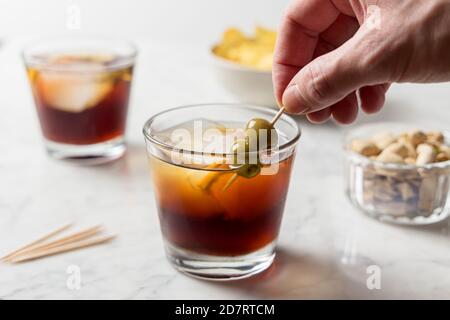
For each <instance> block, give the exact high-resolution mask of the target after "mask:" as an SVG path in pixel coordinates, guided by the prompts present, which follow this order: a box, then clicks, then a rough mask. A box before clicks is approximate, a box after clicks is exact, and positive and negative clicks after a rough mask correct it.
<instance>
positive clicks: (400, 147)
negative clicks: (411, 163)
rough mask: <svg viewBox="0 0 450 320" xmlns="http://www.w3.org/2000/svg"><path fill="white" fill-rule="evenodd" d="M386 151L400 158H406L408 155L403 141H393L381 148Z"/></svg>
mask: <svg viewBox="0 0 450 320" xmlns="http://www.w3.org/2000/svg"><path fill="white" fill-rule="evenodd" d="M383 152H386V153H395V154H397V155H399V156H400V157H402V158H406V157H407V156H408V155H409V150H408V148H407V147H406V145H405V144H404V143H401V142H394V143H392V144H390V145H389V146H388V147H387V148H386V149H384V150H383Z"/></svg>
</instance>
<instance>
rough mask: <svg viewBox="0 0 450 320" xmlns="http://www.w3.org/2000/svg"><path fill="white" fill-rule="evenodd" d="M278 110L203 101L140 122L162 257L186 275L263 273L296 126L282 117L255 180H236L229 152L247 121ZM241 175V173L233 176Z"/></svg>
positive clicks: (277, 225) (271, 253) (272, 248)
mask: <svg viewBox="0 0 450 320" xmlns="http://www.w3.org/2000/svg"><path fill="white" fill-rule="evenodd" d="M275 114H276V112H275V111H274V110H271V109H268V108H262V107H257V106H252V105H245V104H203V105H191V106H184V107H178V108H174V109H170V110H167V111H164V112H161V113H159V114H157V115H155V116H153V117H152V118H150V119H149V120H148V121H147V122H146V123H145V125H144V129H143V132H144V136H145V141H146V146H147V153H148V156H149V163H150V169H151V173H152V180H153V185H154V193H155V196H156V203H157V207H158V213H159V220H160V225H161V231H162V235H163V238H164V243H165V248H166V253H167V257H168V259H169V260H170V262H171V263H172V264H173V265H174V266H175V268H176V269H178V270H180V271H182V272H184V273H187V274H188V275H191V276H194V277H199V278H206V279H213V280H229V279H238V278H244V277H248V276H251V275H253V274H256V273H259V272H261V271H263V270H265V269H266V268H268V267H269V266H270V265H271V263H272V261H273V259H274V257H275V244H276V240H277V237H278V232H279V229H280V224H281V220H282V215H283V210H284V205H285V201H286V196H287V192H288V186H289V179H290V176H291V169H292V166H293V163H294V156H295V152H296V146H297V142H298V140H299V138H300V129H299V127H298V126H297V124H296V122H295V121H294V120H293V119H292V118H290V117H289V116H287V115H282V116H281V118H280V119H279V120H278V122H277V123H276V125H275V128H276V132H277V136H278V143H277V146H271V147H269V148H267V149H266V150H264V151H263V150H258V157H257V159H258V160H257V161H258V164H257V166H258V168H260V169H261V171H260V172H259V173H258V174H256V175H252V174H251V175H250V176H249V175H245V176H242V175H241V174H240V173H239V172H241V171H242V170H241V171H240V169H242V168H243V165H235V164H234V162H233V160H231V159H232V158H234V157H235V155H236V154H234V153H233V152H230V151H229V150H230V148H229V146H230V143H229V142H230V141H232V143H231V145H234V144H235V143H236V138H235V137H236V135H239V133H240V132H241V133H242V130H243V129H242V128H245V125H246V122H247V121H248V120H250V119H251V118H263V119H267V120H270V119H271V118H273V117H274V115H275ZM238 173H239V174H238Z"/></svg>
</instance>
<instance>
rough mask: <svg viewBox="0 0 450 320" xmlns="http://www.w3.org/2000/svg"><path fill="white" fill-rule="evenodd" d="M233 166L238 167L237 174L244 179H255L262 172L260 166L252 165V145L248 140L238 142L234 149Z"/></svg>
mask: <svg viewBox="0 0 450 320" xmlns="http://www.w3.org/2000/svg"><path fill="white" fill-rule="evenodd" d="M231 150H232V153H233V166H234V167H237V170H236V173H237V174H238V175H239V176H241V177H244V178H248V179H250V178H253V177H254V176H256V175H258V174H259V172H260V171H261V167H260V166H259V164H251V163H250V162H251V160H252V161H253V159H251V158H250V155H249V154H250V153H249V152H250V144H249V141H248V139H239V140H237V141H236V142H235V143H234V144H233V146H232V148H231Z"/></svg>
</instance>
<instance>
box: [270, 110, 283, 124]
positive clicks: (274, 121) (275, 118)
mask: <svg viewBox="0 0 450 320" xmlns="http://www.w3.org/2000/svg"><path fill="white" fill-rule="evenodd" d="M284 110H285V108H284V107H281V109H280V110H279V111H278V113H277V114H276V115H275V117H273V119H272V121H270V125H271V126H272V127H273V126H274V124H275V123H276V122H277V121H278V119H280V117H281V116H282V115H283V113H284Z"/></svg>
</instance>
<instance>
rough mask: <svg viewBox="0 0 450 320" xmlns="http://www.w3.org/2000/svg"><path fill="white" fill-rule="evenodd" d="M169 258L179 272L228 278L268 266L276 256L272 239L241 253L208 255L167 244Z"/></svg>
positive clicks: (192, 275)
mask: <svg viewBox="0 0 450 320" xmlns="http://www.w3.org/2000/svg"><path fill="white" fill-rule="evenodd" d="M166 253H167V257H168V259H169V261H170V262H171V263H172V265H173V266H174V267H175V268H176V269H177V270H178V271H180V272H182V273H184V274H186V275H188V276H191V277H194V278H200V279H205V280H214V281H229V280H238V279H244V278H248V277H251V276H253V275H256V274H258V273H260V272H262V271H264V270H266V269H267V268H269V267H270V265H271V264H272V262H273V260H274V258H275V242H272V243H270V244H268V245H267V246H265V247H263V248H262V249H259V250H258V251H255V252H252V253H250V254H246V255H241V256H230V257H224V256H211V255H205V254H198V253H195V252H192V251H188V250H184V249H181V248H178V247H175V246H172V245H166Z"/></svg>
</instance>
